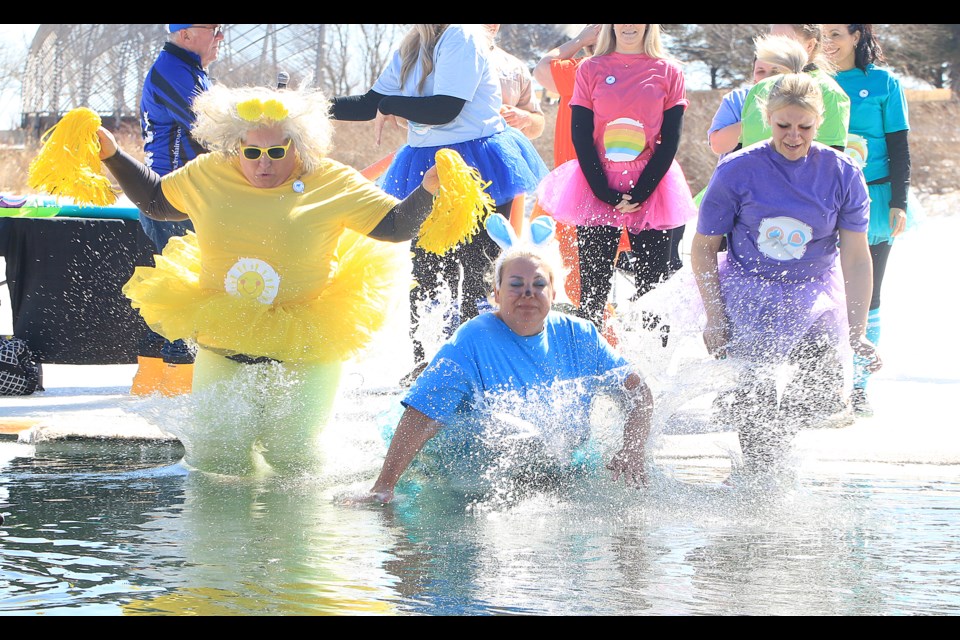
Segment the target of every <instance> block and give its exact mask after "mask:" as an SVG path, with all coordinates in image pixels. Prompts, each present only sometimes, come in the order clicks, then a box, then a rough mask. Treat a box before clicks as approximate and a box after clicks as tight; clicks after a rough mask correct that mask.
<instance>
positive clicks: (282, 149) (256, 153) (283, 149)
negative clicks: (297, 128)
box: [240, 140, 293, 160]
mask: <svg viewBox="0 0 960 640" xmlns="http://www.w3.org/2000/svg"><path fill="white" fill-rule="evenodd" d="M292 142H293V140H288V141H287V144H284V145H279V144H278V145H276V146H275V147H266V148H264V147H255V146H252V145H251V146H248V147H240V151H242V152H243V157H244V158H246V159H247V160H259V159H260V156H262V155H263V154H264V153H266V154H267V157H268V158H270V159H271V160H283V159H284V157H285V156H286V155H287V149H289V148H290V143H292Z"/></svg>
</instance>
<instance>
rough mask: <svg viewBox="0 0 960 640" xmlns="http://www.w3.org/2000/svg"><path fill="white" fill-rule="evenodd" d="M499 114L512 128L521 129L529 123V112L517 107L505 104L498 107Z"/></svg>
mask: <svg viewBox="0 0 960 640" xmlns="http://www.w3.org/2000/svg"><path fill="white" fill-rule="evenodd" d="M500 115H501V116H503V119H504V120H506V121H507V124H508V125H510V126H511V127H513V128H514V129H520V130H523V128H524V127H526V126H527V125H529V124H530V112H529V111H525V110H523V109H518V108H517V107H514V106H511V105H509V104H505V105H503V106H502V107H500Z"/></svg>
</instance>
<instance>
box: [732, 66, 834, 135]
mask: <svg viewBox="0 0 960 640" xmlns="http://www.w3.org/2000/svg"><path fill="white" fill-rule="evenodd" d="M809 74H810V75H811V76H813V77H814V78H816V80H817V81H818V82H819V83H820V89H821V91H822V92H823V111H824V113H823V124H821V125H820V128H819V129H818V130H817V137H816V141H817V142H821V143H823V144H825V145H828V146H831V147H837V148H840V149H845V148H846V146H847V129H848V128H849V125H850V98H849V97H848V96H847V94H846V93H844V91H843V89H841V88H840V85H838V84H837V82H836V81H835V80H834V79H833V78H832V77H830V76H829V75H828V74H826V73H824V72H823V71H821V70H820V69H814V70H813V71H810V72H809ZM779 77H780V76H771V77H769V78H764V79H763V80H761V81H760V82H758V83H757V84H755V85H753V87H752V88H751V89H750V91H749V93H747V97H746V99H745V100H744V102H743V124H742V125H741V126H742V128H741V133H740V143H741V144H742V145H743V146H744V147H748V146H750V145H751V144H754V143H757V142H760V141H761V140H766V139H767V138H769V137H770V136H771V135H772V134H771V131H770V127H769V126H768V125H767V123H766V121H765V120H764V119H763V115H762V114H761V112H760V105H761V104H762V103H763V102H764V101H765V100H766V99H767V95H769V93H770V89H771V88H772V87H773V83H774V82H776V81H777V78H779Z"/></svg>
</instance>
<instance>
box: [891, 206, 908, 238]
mask: <svg viewBox="0 0 960 640" xmlns="http://www.w3.org/2000/svg"><path fill="white" fill-rule="evenodd" d="M906 229H907V212H906V211H904V210H903V209H900V208H899V207H890V230H891V233H890V235H891V236H893V237H894V238H896V237H897V236H898V235H900V234H901V233H903V232H904V231H906Z"/></svg>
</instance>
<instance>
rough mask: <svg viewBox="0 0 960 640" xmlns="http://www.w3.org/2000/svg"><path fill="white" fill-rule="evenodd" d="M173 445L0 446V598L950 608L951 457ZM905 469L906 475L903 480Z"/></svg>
mask: <svg viewBox="0 0 960 640" xmlns="http://www.w3.org/2000/svg"><path fill="white" fill-rule="evenodd" d="M180 453H181V452H180V451H179V450H178V449H177V448H176V447H171V446H167V445H157V444H151V445H131V444H124V445H114V444H108V443H50V444H47V445H44V446H43V447H41V448H37V449H34V448H33V447H27V446H23V445H16V444H13V443H0V461H4V462H3V464H4V467H3V468H2V470H0V512H2V513H3V514H4V515H5V516H6V524H5V525H4V526H3V527H0V575H2V576H3V580H2V581H0V612H4V613H13V612H21V613H23V612H31V613H37V614H40V613H42V614H47V615H52V614H65V613H66V614H70V613H72V614H77V613H81V614H99V615H151V614H194V615H200V614H242V615H258V614H259V615H264V614H291V615H296V614H303V615H311V614H364V615H398V614H399V615H417V614H420V615H424V614H426V615H440V614H447V615H465V614H466V615H472V614H506V615H510V614H518V615H527V614H536V615H541V614H557V615H615V614H704V615H710V614H757V615H760V614H784V615H817V614H819V615H871V614H941V615H942V614H953V613H957V612H958V611H960V585H958V584H957V582H956V576H957V575H958V572H960V526H958V525H960V508H958V505H960V500H958V498H960V478H958V477H957V473H956V471H955V470H954V469H952V468H949V467H931V466H927V467H917V468H916V469H913V470H911V469H908V468H905V467H902V466H897V467H895V466H893V465H859V466H857V465H851V464H847V465H845V466H844V467H843V468H842V469H841V470H840V472H839V473H838V472H837V470H836V469H831V468H800V469H799V470H798V477H797V478H796V479H795V481H792V482H789V483H782V484H780V485H776V484H772V483H766V484H764V485H762V486H752V485H750V484H748V483H743V484H738V485H734V486H732V487H723V486H722V485H721V484H720V481H721V480H722V479H723V477H724V476H725V475H726V468H725V467H723V468H721V467H709V466H708V467H698V466H697V464H696V462H695V461H688V462H686V463H685V464H684V465H682V466H677V467H675V468H673V467H669V466H666V465H664V466H662V467H660V468H657V469H656V470H655V472H654V474H653V478H652V482H651V486H650V487H649V488H648V489H646V490H644V491H639V492H638V491H635V490H630V489H627V488H625V487H623V486H619V485H614V484H613V483H611V482H610V481H609V479H608V478H607V477H606V476H604V475H601V474H597V475H591V476H587V477H583V478H579V479H577V480H576V481H574V482H569V483H557V484H556V485H555V486H552V487H541V488H539V489H536V490H530V491H527V492H523V493H516V494H513V495H500V494H497V495H495V496H494V497H486V498H478V497H477V496H475V495H468V494H463V493H461V492H456V491H452V490H450V489H444V488H443V487H442V486H436V485H427V486H424V487H422V488H418V487H416V486H413V485H411V486H410V491H416V493H406V494H404V495H401V496H400V497H399V499H398V501H397V502H396V503H395V504H390V505H385V506H382V505H363V506H349V505H345V504H343V503H342V501H341V500H340V497H341V496H342V495H343V494H344V493H350V492H356V491H359V490H361V489H364V488H366V487H367V486H368V485H369V482H370V479H371V477H372V476H373V475H374V474H375V472H376V468H375V465H370V466H369V468H368V469H367V471H366V473H365V475H364V476H363V477H361V478H360V479H357V477H356V476H347V479H346V480H344V479H343V477H340V476H336V477H302V478H296V479H293V478H291V479H281V478H277V477H268V478H259V479H236V478H226V477H220V476H211V475H206V474H202V473H197V472H190V471H188V470H187V469H186V468H185V467H183V466H181V465H180V464H179V462H178V461H179V457H180ZM914 472H915V473H914Z"/></svg>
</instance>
